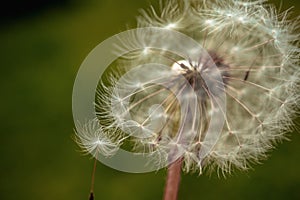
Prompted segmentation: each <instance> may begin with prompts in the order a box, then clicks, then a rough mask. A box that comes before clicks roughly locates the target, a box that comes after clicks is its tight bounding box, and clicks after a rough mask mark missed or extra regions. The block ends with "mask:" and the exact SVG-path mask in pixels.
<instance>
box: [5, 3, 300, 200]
mask: <svg viewBox="0 0 300 200" xmlns="http://www.w3.org/2000/svg"><path fill="white" fill-rule="evenodd" d="M149 2H152V3H154V4H156V0H151V1H145V0H99V1H97V0H87V1H80V0H61V1H59V0H52V1H51V0H44V1H34V0H29V1H21V0H11V1H9V2H8V4H1V9H0V10H1V14H0V17H1V20H0V44H1V54H0V59H1V79H0V89H1V91H2V92H1V93H2V94H1V104H0V108H1V115H0V118H1V136H0V137H1V145H0V152H1V155H2V156H1V157H0V162H1V164H0V169H1V178H0V199H1V200H16V199H19V200H27V199H28V200H35V199H43V200H60V199H62V200H75V199H78V200H79V199H80V200H84V199H88V193H89V187H90V179H91V171H92V163H93V161H92V160H91V159H90V157H89V156H83V155H82V154H81V153H79V152H78V150H79V149H78V147H77V146H76V144H75V143H74V142H73V140H72V135H73V127H74V124H73V119H72V111H71V100H72V99H71V97H72V87H73V82H74V79H75V76H76V73H77V70H78V69H79V67H80V64H81V62H82V61H83V59H84V58H85V56H86V55H87V54H88V53H89V52H90V51H91V50H92V49H93V48H94V47H95V46H96V45H97V44H99V43H100V42H101V41H103V40H105V39H106V38H108V37H109V36H112V35H114V34H116V33H119V32H120V31H123V30H126V26H127V25H129V26H130V27H134V24H135V16H136V15H137V14H138V9H139V8H146V7H147V6H148V5H149ZM272 2H274V3H275V4H276V5H277V6H279V5H280V2H279V1H275V0H273V1H272ZM292 6H294V7H295V8H294V9H293V11H294V13H293V16H294V17H295V16H298V15H299V13H300V2H299V1H296V0H294V1H286V2H283V8H284V9H286V8H289V7H292ZM290 139H291V141H285V142H284V143H283V144H280V145H279V146H278V148H277V149H276V150H274V151H273V152H272V154H271V156H270V158H269V159H268V160H266V161H264V162H263V164H262V165H256V166H254V170H250V171H249V172H247V173H244V172H243V173H240V172H238V173H235V174H234V175H232V176H229V177H227V179H218V178H217V176H216V175H212V176H211V177H207V176H200V177H198V176H197V175H189V174H186V175H184V176H183V178H182V184H181V188H180V193H179V199H185V200H193V199H231V200H235V199H300V189H299V188H300V134H299V133H296V132H295V133H291V137H290ZM165 174H166V171H165V170H160V171H159V172H156V173H148V174H127V173H122V172H118V171H115V170H113V169H110V168H108V167H106V166H104V165H102V164H101V163H99V164H98V169H97V173H96V184H95V193H96V200H100V199H102V200H115V199H124V200H125V199H130V200H156V199H161V197H162V194H163V187H164V180H165Z"/></svg>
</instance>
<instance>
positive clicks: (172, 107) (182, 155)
mask: <svg viewBox="0 0 300 200" xmlns="http://www.w3.org/2000/svg"><path fill="white" fill-rule="evenodd" d="M140 13H141V14H140V16H138V17H137V28H135V29H130V30H128V31H125V32H122V33H120V34H117V35H115V36H113V37H111V38H109V39H107V40H106V41H104V42H102V43H101V44H100V45H98V46H97V47H96V48H95V49H94V50H93V51H92V52H91V53H90V54H89V56H88V57H87V58H86V60H85V61H84V62H83V64H82V66H81V69H80V71H79V72H78V76H77V79H76V81H75V85H74V92H73V115H74V120H75V125H76V142H77V143H78V144H79V145H80V147H82V149H83V150H84V151H85V152H86V153H88V154H91V155H92V156H93V157H95V163H96V161H97V160H99V161H101V162H102V163H103V164H105V165H107V166H109V167H112V168H114V169H117V170H120V171H124V172H130V173H144V172H150V171H157V170H160V169H162V168H166V169H167V171H168V172H167V178H166V186H165V193H164V199H165V200H175V199H177V193H178V188H179V182H180V174H181V171H184V172H186V173H197V174H198V175H202V174H209V173H213V172H216V173H217V174H218V175H219V176H226V175H227V174H230V173H232V172H233V171H234V170H247V169H249V167H250V166H252V164H255V163H258V162H260V161H261V160H263V159H265V158H266V157H267V156H268V153H269V152H270V150H272V149H273V148H274V146H275V145H276V144H277V143H278V142H279V141H281V140H283V139H286V133H288V132H290V131H291V130H292V129H293V128H294V124H293V119H294V118H295V117H296V116H297V114H298V113H299V108H298V106H299V78H300V77H299V72H300V70H299V66H298V65H299V48H298V44H299V43H298V38H299V34H297V23H298V22H297V21H290V20H288V12H283V13H277V12H276V10H275V8H274V7H273V6H272V5H269V4H268V3H266V2H265V1H263V0H257V1H249V0H244V1H241V0H225V1H217V0H182V1H176V0H167V1H161V2H160V6H159V8H158V9H156V8H154V7H150V8H148V9H146V10H141V12H140ZM93 177H94V176H93ZM92 185H93V183H92ZM90 199H94V196H93V186H92V189H91V196H90Z"/></svg>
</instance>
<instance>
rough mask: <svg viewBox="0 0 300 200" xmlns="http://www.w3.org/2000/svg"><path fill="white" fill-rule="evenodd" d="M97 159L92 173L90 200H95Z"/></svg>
mask: <svg viewBox="0 0 300 200" xmlns="http://www.w3.org/2000/svg"><path fill="white" fill-rule="evenodd" d="M96 166H97V159H96V158H95V159H94V167H93V172H92V181H91V190H90V198H89V200H94V185H95V173H96Z"/></svg>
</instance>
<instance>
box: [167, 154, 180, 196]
mask: <svg viewBox="0 0 300 200" xmlns="http://www.w3.org/2000/svg"><path fill="white" fill-rule="evenodd" d="M181 165H182V159H181V158H180V159H178V160H177V161H175V162H173V163H172V164H170V166H169V167H168V174H167V180H166V186H165V194H164V200H177V195H178V190H179V183H180V173H181Z"/></svg>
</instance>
